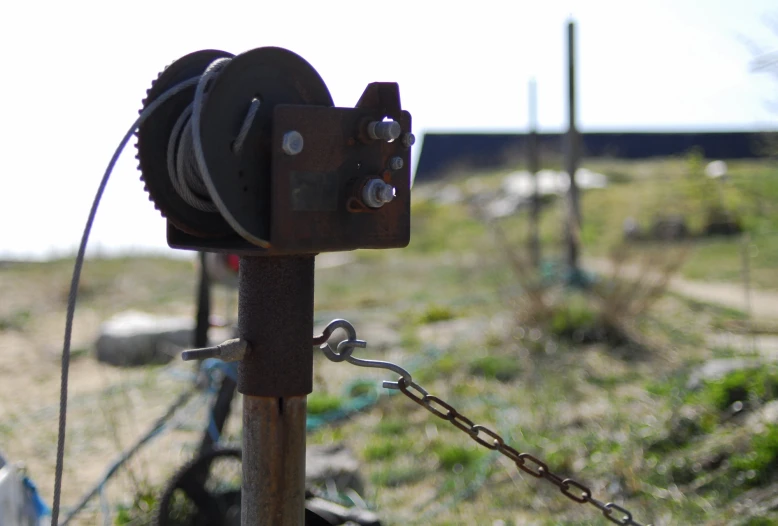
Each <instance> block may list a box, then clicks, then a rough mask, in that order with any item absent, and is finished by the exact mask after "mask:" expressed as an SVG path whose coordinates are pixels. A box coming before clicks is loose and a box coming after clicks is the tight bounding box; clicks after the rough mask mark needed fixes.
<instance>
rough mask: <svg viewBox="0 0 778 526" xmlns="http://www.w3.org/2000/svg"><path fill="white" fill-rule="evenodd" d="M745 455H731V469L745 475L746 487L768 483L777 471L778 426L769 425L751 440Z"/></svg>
mask: <svg viewBox="0 0 778 526" xmlns="http://www.w3.org/2000/svg"><path fill="white" fill-rule="evenodd" d="M748 449H749V451H748V452H747V453H742V454H738V455H733V456H732V458H731V459H730V464H731V466H732V468H733V469H735V470H737V471H740V472H741V473H743V474H744V475H745V481H744V483H745V484H746V485H747V486H758V485H761V484H765V483H767V482H768V481H770V480H771V479H772V478H773V476H774V475H775V473H776V471H778V425H775V424H770V425H768V426H767V428H766V429H765V430H764V431H763V432H762V433H759V434H757V435H754V436H753V438H751V443H750V446H749V448H748Z"/></svg>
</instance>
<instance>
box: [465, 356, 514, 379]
mask: <svg viewBox="0 0 778 526" xmlns="http://www.w3.org/2000/svg"><path fill="white" fill-rule="evenodd" d="M520 372H521V365H519V360H518V358H516V357H515V356H505V355H497V356H483V357H481V358H476V359H475V360H473V361H472V362H470V373H471V374H473V375H475V376H482V377H484V378H487V379H490V380H491V379H494V380H498V381H500V382H510V381H511V380H513V379H514V378H516V376H518V374H519V373H520Z"/></svg>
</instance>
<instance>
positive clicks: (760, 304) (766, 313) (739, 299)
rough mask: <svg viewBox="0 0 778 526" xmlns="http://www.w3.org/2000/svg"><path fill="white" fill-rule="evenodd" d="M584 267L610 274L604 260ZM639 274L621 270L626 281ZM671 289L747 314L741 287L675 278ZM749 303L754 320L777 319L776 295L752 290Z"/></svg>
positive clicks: (633, 267) (637, 269) (634, 270)
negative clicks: (626, 278)
mask: <svg viewBox="0 0 778 526" xmlns="http://www.w3.org/2000/svg"><path fill="white" fill-rule="evenodd" d="M585 265H586V267H587V268H589V269H592V270H594V271H596V272H603V273H609V272H611V271H612V264H611V262H610V261H608V260H606V259H587V260H586V261H585ZM641 272H642V269H641V268H640V267H639V266H637V265H627V266H624V267H623V268H622V270H621V273H622V275H624V276H627V277H629V278H637V277H638V276H639V275H640V274H641ZM658 277H659V275H658V274H656V275H655V276H651V278H652V279H654V278H658ZM670 290H672V291H673V292H675V293H677V294H680V295H682V296H685V297H687V298H690V299H693V300H697V301H702V302H706V303H714V304H717V305H721V306H724V307H729V308H733V309H738V310H741V311H743V312H748V302H747V300H746V292H745V290H744V287H743V285H742V284H738V283H721V282H718V283H716V282H703V281H690V280H687V279H684V278H680V277H676V278H673V279H672V280H671V281H670ZM750 304H751V315H752V316H753V317H754V318H755V319H762V320H778V292H772V291H766V290H759V289H756V288H754V287H752V288H751V291H750Z"/></svg>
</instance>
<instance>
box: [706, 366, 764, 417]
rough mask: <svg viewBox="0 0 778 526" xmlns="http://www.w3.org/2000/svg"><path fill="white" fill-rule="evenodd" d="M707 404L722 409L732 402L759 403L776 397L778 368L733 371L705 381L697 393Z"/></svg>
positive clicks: (729, 405)
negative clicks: (719, 377)
mask: <svg viewBox="0 0 778 526" xmlns="http://www.w3.org/2000/svg"><path fill="white" fill-rule="evenodd" d="M697 396H698V397H699V399H700V400H702V401H703V402H704V403H707V404H708V405H709V406H711V407H713V408H715V409H718V410H719V411H724V410H726V409H728V408H730V407H731V406H732V405H733V404H734V403H736V402H741V403H743V404H748V403H751V404H760V403H764V402H767V401H770V400H774V399H776V398H778V370H776V369H775V368H769V369H768V368H762V369H743V370H740V371H733V372H731V373H729V374H727V375H726V376H724V377H722V378H721V379H719V380H711V381H707V382H705V385H704V387H703V390H702V391H701V392H700V393H699V395H697Z"/></svg>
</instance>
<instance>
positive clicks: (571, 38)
mask: <svg viewBox="0 0 778 526" xmlns="http://www.w3.org/2000/svg"><path fill="white" fill-rule="evenodd" d="M567 109H568V128H567V135H566V136H565V148H564V151H565V169H566V170H567V173H568V175H569V177H570V187H569V189H568V192H567V222H566V224H565V244H566V249H567V250H566V255H567V266H568V270H569V272H570V278H571V279H575V276H577V275H578V273H579V268H578V259H579V252H580V242H581V238H580V234H581V207H580V202H579V192H578V184H577V183H576V180H575V173H576V171H577V170H578V131H577V130H576V124H575V116H576V115H575V113H576V108H575V22H574V21H573V20H572V19H571V20H570V21H569V22H568V23H567Z"/></svg>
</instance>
